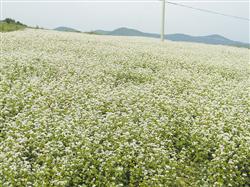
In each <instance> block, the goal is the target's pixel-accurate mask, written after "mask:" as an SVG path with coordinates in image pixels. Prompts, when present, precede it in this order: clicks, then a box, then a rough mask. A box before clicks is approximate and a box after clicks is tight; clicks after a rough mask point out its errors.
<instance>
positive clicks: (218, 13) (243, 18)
mask: <svg viewBox="0 0 250 187" xmlns="http://www.w3.org/2000/svg"><path fill="white" fill-rule="evenodd" d="M166 3H168V4H171V5H176V6H180V7H185V8H189V9H193V10H198V11H201V12H206V13H210V14H216V15H221V16H226V17H230V18H235V19H240V20H244V21H250V19H249V18H245V17H239V16H234V15H229V14H224V13H220V12H216V11H212V10H207V9H201V8H195V7H192V6H188V5H184V4H179V3H174V2H170V1H166Z"/></svg>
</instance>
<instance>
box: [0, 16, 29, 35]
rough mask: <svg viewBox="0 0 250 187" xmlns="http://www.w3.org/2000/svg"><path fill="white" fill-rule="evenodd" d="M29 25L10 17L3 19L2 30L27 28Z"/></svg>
mask: <svg viewBox="0 0 250 187" xmlns="http://www.w3.org/2000/svg"><path fill="white" fill-rule="evenodd" d="M26 27H27V26H26V25H24V24H22V23H21V22H19V21H15V20H13V19H10V18H6V19H5V20H3V21H0V32H10V31H17V30H21V29H24V28H26Z"/></svg>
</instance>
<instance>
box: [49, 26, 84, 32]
mask: <svg viewBox="0 0 250 187" xmlns="http://www.w3.org/2000/svg"><path fill="white" fill-rule="evenodd" d="M54 30H56V31H62V32H81V31H78V30H76V29H73V28H70V27H57V28H55V29H54Z"/></svg>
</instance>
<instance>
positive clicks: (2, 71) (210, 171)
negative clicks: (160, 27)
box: [0, 29, 250, 187]
mask: <svg viewBox="0 0 250 187" xmlns="http://www.w3.org/2000/svg"><path fill="white" fill-rule="evenodd" d="M2 39H3V40H2V41H3V49H2V56H1V57H2V58H1V61H0V182H1V184H0V186H8V187H9V186H248V185H249V184H250V175H249V172H250V170H249V168H250V163H249V160H250V154H249V153H250V146H249V145H250V95H249V93H250V64H249V49H242V48H234V47H225V46H224V47H223V46H210V45H202V44H190V43H175V42H165V43H160V42H159V41H158V40H155V39H146V38H136V37H134V38H130V37H114V36H113V37H111V36H98V35H86V34H79V33H67V32H57V31H46V30H31V29H25V30H24V31H19V32H9V33H2Z"/></svg>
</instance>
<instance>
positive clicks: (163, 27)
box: [161, 0, 166, 42]
mask: <svg viewBox="0 0 250 187" xmlns="http://www.w3.org/2000/svg"><path fill="white" fill-rule="evenodd" d="M165 6H166V1H165V0H162V18H161V19H162V20H161V21H162V22H161V41H162V42H164V37H165Z"/></svg>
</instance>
